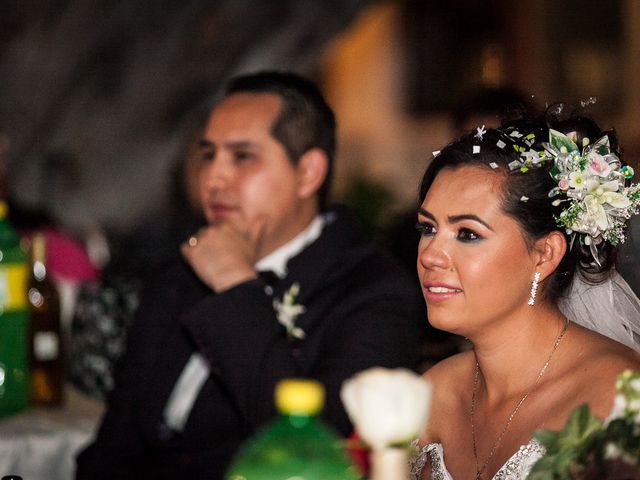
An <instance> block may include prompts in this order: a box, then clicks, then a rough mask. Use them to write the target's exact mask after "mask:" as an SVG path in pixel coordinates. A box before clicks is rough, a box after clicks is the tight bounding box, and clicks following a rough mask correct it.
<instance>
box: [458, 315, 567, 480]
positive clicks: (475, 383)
mask: <svg viewBox="0 0 640 480" xmlns="http://www.w3.org/2000/svg"><path fill="white" fill-rule="evenodd" d="M567 328H569V320H567V321H566V323H565V324H564V328H563V329H562V331H561V332H560V334H559V335H558V336H557V338H556V341H555V343H554V344H553V348H552V349H551V353H550V354H549V357H547V361H546V362H544V365H543V366H542V368H541V369H540V372H539V373H538V377H537V378H536V381H535V383H534V384H533V386H532V387H531V388H530V389H529V390H527V392H526V393H525V394H524V395H523V396H522V398H521V399H520V400H518V403H516V406H515V407H514V408H513V410H512V411H511V413H510V414H509V417H508V418H507V423H506V424H505V426H504V428H503V429H502V431H501V432H500V435H498V438H496V440H495V441H494V442H493V445H492V446H491V450H490V451H489V455H488V456H487V459H486V460H485V461H484V463H483V464H482V467H479V466H478V450H477V448H476V428H475V424H474V422H473V415H474V413H475V409H476V391H477V389H478V377H479V376H480V364H479V363H478V361H477V359H476V372H475V375H474V377H473V393H472V395H471V438H472V440H473V456H474V458H475V461H476V477H475V480H482V473H483V472H484V471H485V469H486V468H487V466H488V465H489V461H490V460H491V459H492V458H493V455H494V454H495V453H496V450H497V449H498V447H499V446H500V444H501V443H502V439H503V437H504V436H505V434H506V433H507V430H509V427H510V426H511V421H512V420H513V417H515V416H516V413H518V410H520V407H521V406H522V404H523V403H524V401H525V400H526V399H527V397H528V396H529V394H530V393H531V392H532V391H533V390H534V389H535V388H536V386H537V385H538V383H539V382H540V379H541V378H542V376H543V375H544V374H545V372H546V371H547V367H548V366H549V362H551V357H553V354H554V353H555V352H556V350H557V349H558V346H559V345H560V341H561V340H562V337H564V334H565V333H566V332H567Z"/></svg>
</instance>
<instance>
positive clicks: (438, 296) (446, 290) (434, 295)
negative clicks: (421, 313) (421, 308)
mask: <svg viewBox="0 0 640 480" xmlns="http://www.w3.org/2000/svg"><path fill="white" fill-rule="evenodd" d="M422 290H423V292H424V296H425V299H426V300H427V301H429V302H440V301H444V300H447V299H450V298H452V297H455V296H457V295H459V294H461V293H462V289H460V288H457V287H453V286H451V285H446V284H443V283H432V282H425V283H423V284H422Z"/></svg>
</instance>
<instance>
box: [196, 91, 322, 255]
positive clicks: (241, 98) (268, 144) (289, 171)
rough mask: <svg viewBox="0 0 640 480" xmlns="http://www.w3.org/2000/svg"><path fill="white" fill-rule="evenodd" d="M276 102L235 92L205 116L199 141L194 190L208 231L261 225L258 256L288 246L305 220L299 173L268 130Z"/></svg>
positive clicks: (277, 99)
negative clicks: (209, 227) (224, 226)
mask: <svg viewBox="0 0 640 480" xmlns="http://www.w3.org/2000/svg"><path fill="white" fill-rule="evenodd" d="M281 107H282V101H281V99H280V97H278V96H277V95H273V94H253V93H235V94H232V95H230V96H228V97H226V98H225V99H224V100H223V101H222V102H221V103H220V104H219V105H218V106H217V107H216V108H215V109H214V110H213V112H212V113H211V116H210V117H209V121H208V123H207V126H206V127H205V130H204V134H203V140H202V154H203V155H202V164H201V167H200V173H199V182H198V189H199V194H200V200H201V202H202V206H203V211H204V215H205V217H206V219H207V221H208V223H209V224H210V225H212V226H216V225H220V224H222V223H223V222H232V223H233V224H235V225H237V226H238V228H240V229H244V228H248V229H251V228H252V226H255V225H256V224H257V223H258V222H264V225H265V226H264V230H263V231H264V234H263V236H262V242H261V243H260V245H259V255H260V257H261V256H264V255H266V254H268V253H270V252H271V251H273V250H275V249H276V248H278V247H279V246H281V245H283V244H284V243H286V242H288V241H289V240H290V239H291V238H293V237H294V236H295V235H297V234H298V233H299V232H300V231H302V230H303V229H304V228H305V227H306V226H307V224H308V222H309V221H310V219H309V218H308V208H302V206H303V202H304V205H305V206H307V203H306V202H308V199H304V198H301V196H300V194H299V188H298V186H299V178H300V172H299V168H298V167H297V166H295V165H293V163H292V162H291V160H290V159H289V157H288V156H287V153H286V151H285V149H284V147H283V145H282V144H281V143H279V142H278V141H277V140H276V139H275V138H273V137H272V135H271V133H270V130H271V126H272V125H273V122H274V121H275V120H276V118H277V117H278V114H279V113H280V109H281Z"/></svg>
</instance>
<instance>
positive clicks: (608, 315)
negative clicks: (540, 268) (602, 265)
mask: <svg viewBox="0 0 640 480" xmlns="http://www.w3.org/2000/svg"><path fill="white" fill-rule="evenodd" d="M558 306H559V307H560V310H561V311H562V313H563V314H564V315H565V316H566V317H567V318H568V319H569V320H571V321H572V322H575V323H577V324H578V325H582V326H583V327H586V328H588V329H590V330H594V331H596V332H598V333H600V334H602V335H605V336H607V337H609V338H613V339H614V340H617V341H618V342H620V343H623V344H625V345H627V346H628V347H631V348H633V349H634V350H636V351H640V299H638V297H637V296H636V295H635V294H634V293H633V290H631V287H630V286H629V284H627V282H626V281H625V280H624V278H622V277H621V276H620V274H619V273H618V272H616V271H615V270H613V271H612V272H611V276H610V277H609V279H608V280H606V281H605V282H603V283H601V284H598V285H591V284H589V283H587V282H586V281H585V280H584V279H583V277H582V275H580V273H579V272H576V275H575V276H574V280H573V283H572V284H571V287H570V288H569V291H568V293H567V296H566V297H563V298H561V299H560V301H559V302H558Z"/></svg>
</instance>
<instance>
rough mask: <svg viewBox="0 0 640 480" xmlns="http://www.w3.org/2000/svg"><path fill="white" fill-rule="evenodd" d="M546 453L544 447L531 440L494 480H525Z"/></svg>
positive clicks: (508, 461) (499, 471)
mask: <svg viewBox="0 0 640 480" xmlns="http://www.w3.org/2000/svg"><path fill="white" fill-rule="evenodd" d="M545 452H546V450H545V448H544V447H543V446H542V445H540V444H539V443H538V442H537V441H536V440H531V441H530V442H529V443H527V444H526V445H523V446H521V447H520V448H519V449H518V451H517V452H516V453H515V455H514V456H513V457H511V458H510V459H509V460H507V463H505V464H504V466H503V467H502V468H501V469H500V470H498V472H497V473H496V474H495V475H494V477H493V480H521V479H522V480H524V479H525V478H527V476H528V475H529V472H530V471H531V469H532V468H533V466H534V465H535V463H536V462H537V461H538V460H540V459H541V458H542V457H543V455H544V454H545Z"/></svg>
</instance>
